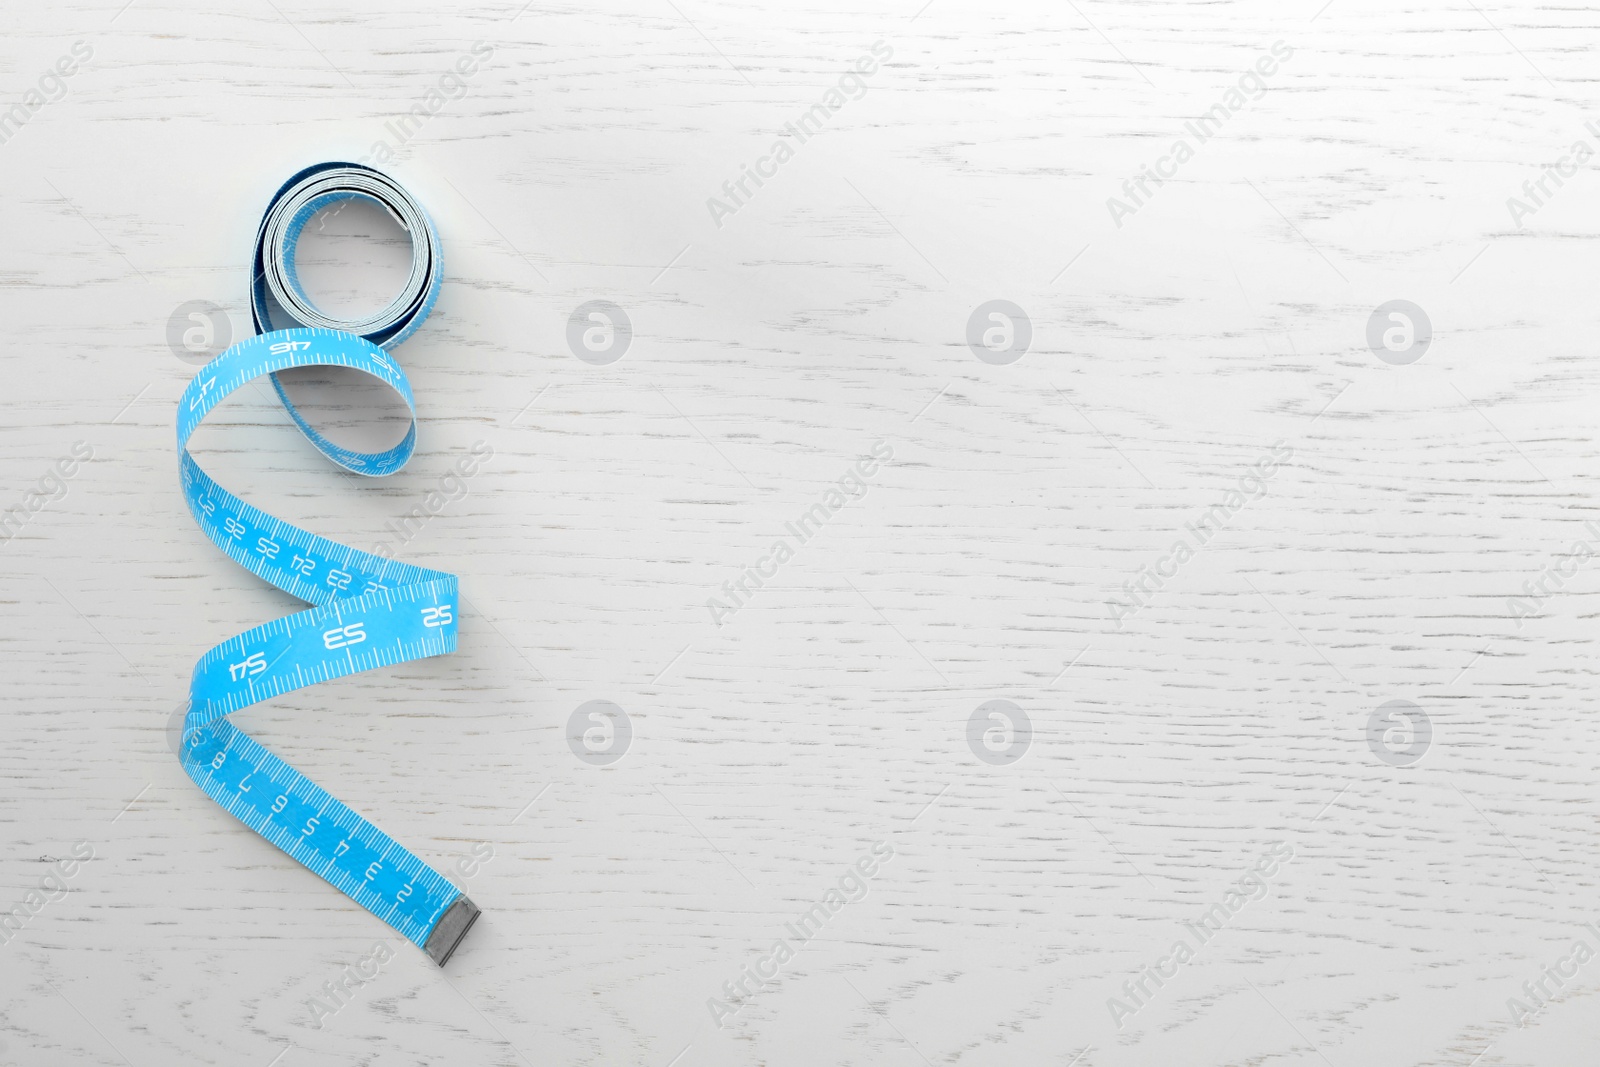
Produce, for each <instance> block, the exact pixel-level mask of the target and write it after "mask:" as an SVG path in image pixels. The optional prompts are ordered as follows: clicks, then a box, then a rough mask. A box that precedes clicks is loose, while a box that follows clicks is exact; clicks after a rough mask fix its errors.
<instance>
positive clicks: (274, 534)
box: [178, 163, 478, 967]
mask: <svg viewBox="0 0 1600 1067" xmlns="http://www.w3.org/2000/svg"><path fill="white" fill-rule="evenodd" d="M355 198H365V199H368V200H372V201H375V202H377V203H378V204H380V205H382V206H383V207H384V208H386V209H387V210H388V211H390V212H391V213H392V214H393V215H394V216H395V218H396V219H398V220H399V221H400V224H401V225H402V226H404V227H405V228H406V230H407V231H408V232H409V233H410V234H411V253H412V255H411V276H410V278H409V279H408V280H407V282H406V285H405V288H404V289H402V290H401V292H400V295H399V296H397V297H395V299H394V300H393V301H392V302H391V303H390V304H389V306H388V307H386V308H384V309H383V311H381V312H379V313H378V314H376V315H373V316H371V317H370V318H367V319H363V320H359V321H343V320H337V319H332V318H329V317H328V316H327V315H325V314H323V313H322V312H320V311H318V310H317V309H316V308H315V307H314V306H313V305H312V303H311V301H310V300H309V299H308V298H307V297H306V295H305V292H304V291H303V289H302V288H301V286H300V281H299V279H298V277H297V276H296V274H295V269H294V253H295V244H296V241H297V240H298V238H299V236H300V231H301V230H302V229H303V228H304V227H305V224H306V223H307V222H308V221H310V219H311V218H312V216H314V215H315V214H316V213H317V212H318V211H320V210H322V209H323V208H324V207H327V206H328V205H329V204H333V203H337V202H339V201H341V200H350V199H355ZM254 274H255V280H254V281H253V283H252V285H251V318H252V320H253V322H254V324H255V327H256V329H257V330H259V331H261V332H260V333H259V335H258V336H256V337H252V338H250V339H249V340H247V341H242V342H240V343H239V344H236V345H234V346H233V347H232V348H229V349H228V350H227V351H226V352H224V353H222V355H220V356H218V357H217V358H216V359H214V360H212V361H211V362H210V363H209V364H207V365H206V366H205V367H204V368H203V369H201V371H200V372H199V373H198V374H196V375H195V376H194V379H193V380H192V381H190V383H189V387H188V388H187V389H185V390H184V392H183V397H182V398H181V399H180V400H179V402H178V470H179V474H180V477H181V480H182V483H183V494H184V499H185V500H186V501H187V502H188V504H189V510H190V511H191V512H192V513H193V514H194V517H195V521H196V522H198V523H199V524H200V528H201V529H202V530H204V531H205V533H206V536H208V537H210V538H211V540H212V541H214V542H216V544H217V547H218V548H221V549H222V551H224V552H226V553H227V554H228V555H229V556H230V557H231V558H232V559H233V560H234V562H236V563H238V564H239V565H241V566H243V567H244V568H246V569H247V570H250V571H252V572H253V573H255V574H257V575H259V576H261V577H262V578H265V579H266V580H267V581H269V582H271V583H272V584H273V585H275V586H277V587H278V588H279V589H282V590H283V591H284V592H286V593H292V594H293V595H295V596H297V597H299V598H300V599H301V600H304V601H306V602H307V603H309V604H311V605H313V606H312V607H311V608H309V609H307V610H305V611H300V612H296V613H295V614H293V615H286V616H284V617H283V618H281V619H277V620H275V621H273V622H269V623H267V624H265V625H263V626H257V627H256V628H255V629H253V630H246V631H245V632H244V633H242V634H240V635H239V636H237V637H234V638H231V639H230V640H227V641H224V642H223V643H222V644H220V645H218V646H216V647H215V648H213V649H212V650H211V651H209V652H207V653H206V654H205V655H204V656H203V657H201V659H200V662H199V663H197V664H195V668H194V677H193V679H192V680H191V682H190V683H189V710H188V714H187V715H186V717H185V721H184V732H183V744H182V747H181V758H182V760H183V766H184V770H186V771H187V772H188V774H189V777H190V778H193V779H194V781H195V783H196V784H197V785H199V786H200V788H201V789H203V790H205V791H206V792H207V793H208V794H210V796H211V798H212V799H213V800H215V801H216V802H217V803H219V804H221V805H222V806H223V807H224V808H226V809H228V811H230V812H232V813H233V814H234V815H235V816H237V817H238V818H239V820H240V821H242V822H243V823H244V824H245V825H246V826H249V827H250V828H251V829H252V830H254V831H255V832H256V833H258V834H260V835H261V836H262V837H264V838H266V839H267V840H268V841H271V842H272V843H273V844H274V845H277V846H278V847H279V848H281V849H283V851H285V852H287V853H288V854H289V855H290V856H292V857H294V858H295V859H296V860H299V861H300V862H301V863H303V864H305V865H306V866H307V867H309V868H310V869H311V870H312V871H314V872H316V873H317V874H319V875H321V876H322V877H323V878H325V879H327V880H328V882H330V883H332V884H333V886H334V887H335V888H337V889H339V890H340V891H342V892H343V893H345V894H346V895H348V896H349V897H350V898H351V899H352V900H354V901H355V902H356V903H358V904H360V905H361V906H362V907H364V908H366V909H367V910H368V911H370V912H372V913H373V914H374V915H376V916H378V918H380V919H382V920H383V921H384V922H386V923H388V924H389V925H390V926H392V927H394V928H395V929H396V930H398V931H399V932H400V933H401V934H403V935H405V937H406V938H408V939H409V940H411V941H412V942H414V943H415V944H417V945H419V946H420V947H421V948H423V949H424V950H425V951H426V952H427V953H428V955H429V956H431V957H432V958H433V959H434V961H435V962H437V963H438V964H439V965H440V966H441V967H442V966H444V964H445V961H446V960H448V959H449V958H450V954H451V953H453V952H454V951H455V949H456V946H457V945H459V944H460V943H461V939H462V938H463V937H465V936H466V933H467V930H468V928H470V927H471V925H472V923H473V922H474V921H475V920H476V919H477V917H478V908H477V906H476V905H474V904H473V903H472V901H470V900H468V899H467V897H466V896H465V895H464V894H463V893H462V892H461V891H460V890H459V889H457V888H456V887H455V886H453V885H451V884H450V882H449V881H447V880H446V879H445V878H444V876H443V875H441V874H439V873H438V872H437V871H435V870H434V869H433V868H431V867H429V866H428V865H427V864H425V863H423V862H422V861H421V860H419V859H418V858H417V857H416V856H414V855H412V854H411V853H410V852H408V851H407V850H406V849H405V848H403V847H402V846H401V845H399V844H397V843H396V842H395V841H394V840H393V839H392V838H390V837H389V836H388V835H386V834H385V833H384V832H383V831H381V830H379V829H378V828H377V827H376V826H374V825H372V823H370V822H368V821H367V820H366V819H364V818H362V817H361V816H360V815H358V814H356V813H355V812H354V811H352V810H350V808H348V807H346V806H345V805H344V804H343V803H342V802H341V801H339V800H338V799H336V798H335V797H333V796H332V795H331V794H329V793H328V792H326V791H325V790H323V789H322V788H321V787H319V786H318V785H317V784H316V783H315V782H312V781H311V780H309V779H307V778H306V777H305V776H303V775H301V774H300V773H299V772H298V771H296V770H295V769H294V768H293V767H291V766H289V764H287V763H285V762H284V761H283V760H282V759H279V758H278V757H277V756H276V755H274V754H273V753H271V752H269V751H268V750H267V749H266V748H264V747H263V746H262V745H261V744H260V743H258V742H257V741H255V740H254V739H252V738H251V737H250V736H249V735H248V734H246V733H244V732H243V731H241V730H239V729H238V728H237V727H235V726H234V725H233V724H232V723H230V722H229V721H228V719H227V716H228V715H229V714H231V713H233V712H235V711H238V710H239V709H240V708H246V707H249V706H250V705H252V704H256V703H259V702H261V701H263V700H267V699H269V698H271V697H274V696H277V695H278V694H280V693H287V692H290V691H291V690H295V689H301V688H304V687H305V686H310V685H316V684H317V683H318V682H325V681H328V680H329V679H331V678H338V677H341V676H343V675H346V674H354V673H356V672H358V671H369V670H372V669H374V668H377V667H386V666H389V665H392V664H396V663H404V662H406V661H407V660H413V659H421V658H422V657H424V656H438V655H442V654H444V653H446V652H454V651H455V648H456V615H457V611H458V603H459V600H458V597H457V595H456V577H455V575H453V574H446V573H444V572H443V571H435V570H428V569H427V568H424V567H417V566H413V565H411V564H409V563H401V562H399V561H396V560H390V559H384V558H382V557H379V556H374V555H371V554H370V553H367V552H362V551H360V550H358V549H354V548H351V547H349V546H348V545H341V544H338V543H337V542H334V541H329V540H327V539H326V538H323V537H318V536H317V535H316V534H313V533H309V532H307V531H305V530H302V529H300V528H299V527H297V526H293V525H291V524H289V523H287V522H284V521H283V520H282V519H277V518H274V517H273V516H271V515H268V514H267V513H266V512H263V511H260V510H258V509H256V508H254V507H251V506H250V505H249V504H246V503H245V502H244V501H242V500H240V499H239V498H238V497H236V496H234V495H233V494H232V493H230V492H228V491H227V490H226V489H224V488H222V487H221V486H220V485H218V484H217V483H216V482H215V481H213V480H212V479H211V477H210V476H209V475H207V474H206V473H205V472H204V471H203V470H201V469H200V467H199V465H198V464H197V463H195V461H194V459H193V458H192V457H190V455H189V450H188V442H189V437H190V435H191V434H192V433H194V430H195V428H196V427H197V426H198V425H199V424H200V421H201V420H202V419H204V418H205V417H206V414H207V413H208V412H210V411H211V409H212V408H214V407H216V406H217V404H218V403H220V402H221V401H222V399H223V398H224V397H226V396H228V394H230V393H232V392H234V391H235V390H237V389H239V388H240V387H241V386H243V385H244V384H245V383H246V382H250V381H253V380H254V379H256V378H259V377H261V376H262V375H263V374H271V375H272V376H273V379H272V381H273V385H274V386H276V388H277V390H278V396H279V397H280V398H281V399H282V400H283V404H284V407H286V408H287V409H288V411H289V414H290V415H291V416H292V417H293V418H294V421H295V423H296V424H297V425H298V426H299V427H300V429H301V430H302V431H303V432H304V433H305V435H306V437H307V438H309V439H310V440H311V443H312V444H314V445H315V446H316V447H317V448H318V450H320V451H321V452H322V454H323V455H325V456H327V457H328V458H329V459H331V460H333V461H334V462H335V463H337V464H339V465H340V466H341V467H344V468H345V469H347V470H350V471H354V472H355V473H356V474H365V475H372V476H377V475H384V474H392V473H394V472H395V471H397V470H399V469H400V468H401V467H403V466H405V464H406V461H407V460H408V459H410V458H411V452H412V450H413V448H415V446H416V440H417V420H416V405H415V403H414V402H413V399H412V395H411V384H410V383H409V382H408V381H407V380H406V376H405V373H404V372H403V371H401V369H400V367H399V365H398V364H397V363H396V362H395V361H394V359H393V357H391V356H389V355H388V354H387V353H386V352H385V351H384V349H386V348H389V347H391V346H393V345H396V344H398V343H400V342H401V341H402V340H404V339H405V338H407V337H409V336H410V335H411V334H412V332H413V331H415V330H416V328H417V327H418V326H420V325H421V324H422V320H423V319H425V318H427V316H428V312H430V311H431V310H433V304H434V301H435V300H436V299H437V298H438V295H439V283H440V280H441V269H440V255H439V237H438V235H437V234H436V233H435V232H434V230H433V225H432V223H430V222H429V221H428V218H427V216H426V215H425V214H423V212H422V209H421V208H420V207H418V206H417V204H416V202H415V201H414V200H412V199H411V197H410V196H409V195H408V194H407V193H406V191H405V190H404V189H402V188H401V187H400V186H399V185H397V184H396V183H395V182H394V181H393V180H391V179H390V178H389V177H387V176H386V175H384V174H382V173H380V172H378V171H375V170H373V169H371V168H370V167H364V166H360V165H359V164H355V163H323V164H319V165H317V166H314V167H308V168H307V169H305V170H303V171H301V172H300V173H298V174H296V175H295V176H294V177H293V178H290V179H289V181H287V182H286V183H284V185H283V187H282V188H280V189H279V190H278V192H277V194H276V195H275V196H274V197H273V198H272V203H271V204H270V205H269V206H268V208H267V211H266V214H265V216H264V217H263V219H262V222H261V229H260V231H259V232H258V234H257V236H256V250H255V260H254ZM269 296H270V298H271V300H270V301H269V299H268V298H269ZM274 304H275V305H276V306H277V307H278V308H280V309H281V310H282V312H283V314H285V315H287V316H288V317H289V318H290V319H292V320H294V321H295V322H298V323H299V324H300V325H301V326H303V327H306V328H304V329H287V330H275V329H273V320H272V307H273V305H274ZM291 367H351V368H354V369H355V370H358V371H363V372H365V373H366V374H370V375H371V376H372V377H374V378H377V379H378V380H379V381H381V382H383V383H384V384H385V385H387V386H389V388H391V389H393V390H394V391H395V392H397V393H399V394H400V396H401V398H402V399H404V400H405V402H406V407H407V409H408V410H409V411H410V412H411V428H410V430H409V431H408V432H407V433H406V436H405V439H404V440H403V441H401V442H400V443H399V444H398V445H396V446H395V447H394V448H391V449H389V450H388V451H387V452H380V453H363V452H353V451H351V450H349V449H346V448H341V447H340V446H338V445H336V444H334V443H333V442H332V441H329V440H328V439H327V438H326V437H324V436H323V435H322V434H320V433H318V432H317V431H316V430H315V429H314V428H313V427H312V426H311V425H310V424H308V423H307V422H306V420H305V419H304V418H303V417H302V416H301V414H300V413H299V412H298V411H296V410H295V407H294V405H293V404H292V403H290V401H289V397H288V394H287V393H285V392H284V389H283V385H282V383H280V382H279V381H278V378H277V372H278V371H282V370H287V369H289V368H291Z"/></svg>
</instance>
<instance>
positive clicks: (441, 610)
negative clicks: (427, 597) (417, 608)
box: [422, 604, 455, 629]
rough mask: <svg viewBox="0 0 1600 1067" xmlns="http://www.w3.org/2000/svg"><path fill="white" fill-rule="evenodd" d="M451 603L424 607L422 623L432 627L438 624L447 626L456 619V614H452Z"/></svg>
mask: <svg viewBox="0 0 1600 1067" xmlns="http://www.w3.org/2000/svg"><path fill="white" fill-rule="evenodd" d="M450 607H451V605H449V604H440V605H439V606H438V607H436V608H423V609H422V625H424V626H426V627H428V628H430V629H432V628H433V627H436V626H447V625H449V624H450V623H452V622H454V621H455V616H454V615H452V614H450Z"/></svg>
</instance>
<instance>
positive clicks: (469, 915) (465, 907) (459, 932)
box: [423, 896, 483, 967]
mask: <svg viewBox="0 0 1600 1067" xmlns="http://www.w3.org/2000/svg"><path fill="white" fill-rule="evenodd" d="M482 914H483V913H482V912H480V911H479V910H478V906H477V905H476V904H474V903H473V902H472V901H470V900H468V899H467V898H466V897H465V896H460V897H457V898H456V902H455V903H454V904H452V905H450V907H448V908H447V909H445V913H444V914H443V915H441V916H439V921H438V922H437V923H436V924H434V927H433V932H432V933H431V934H429V935H428V943H427V944H426V945H424V946H423V951H425V952H427V954H428V955H429V956H430V957H432V958H433V962H434V963H437V964H438V965H439V966H441V967H443V966H444V965H445V964H446V963H448V962H450V957H451V956H452V955H454V953H455V951H456V948H457V946H459V945H460V944H461V942H462V939H464V938H465V937H466V936H467V931H468V930H470V929H472V924H473V923H475V922H477V921H478V916H479V915H482Z"/></svg>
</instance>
